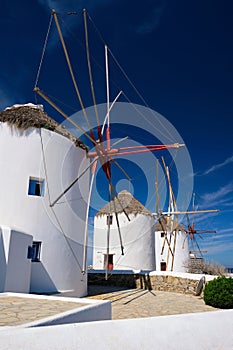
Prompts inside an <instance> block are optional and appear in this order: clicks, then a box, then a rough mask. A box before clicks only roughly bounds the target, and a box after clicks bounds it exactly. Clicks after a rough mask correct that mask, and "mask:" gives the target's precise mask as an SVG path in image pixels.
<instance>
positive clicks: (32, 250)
mask: <svg viewBox="0 0 233 350" xmlns="http://www.w3.org/2000/svg"><path fill="white" fill-rule="evenodd" d="M41 243H42V242H38V241H34V242H32V246H31V247H28V259H31V261H33V262H39V261H40V252H41Z"/></svg>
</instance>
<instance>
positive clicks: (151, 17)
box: [136, 1, 166, 34]
mask: <svg viewBox="0 0 233 350" xmlns="http://www.w3.org/2000/svg"><path fill="white" fill-rule="evenodd" d="M165 7H166V3H165V2H164V1H162V2H161V3H160V4H158V5H157V6H155V7H154V8H153V9H151V10H150V11H148V14H147V16H146V17H145V18H144V19H143V21H142V22H141V23H140V24H139V25H138V26H137V28H136V32H137V33H139V34H148V33H151V32H152V31H153V30H154V29H156V28H157V27H158V26H159V25H160V22H161V18H162V15H163V13H164V10H165Z"/></svg>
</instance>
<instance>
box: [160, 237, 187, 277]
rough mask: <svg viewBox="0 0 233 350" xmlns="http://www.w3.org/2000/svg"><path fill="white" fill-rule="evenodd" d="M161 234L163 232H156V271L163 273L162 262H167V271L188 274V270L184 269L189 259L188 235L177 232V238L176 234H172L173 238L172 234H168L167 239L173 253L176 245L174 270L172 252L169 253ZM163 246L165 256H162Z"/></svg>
mask: <svg viewBox="0 0 233 350" xmlns="http://www.w3.org/2000/svg"><path fill="white" fill-rule="evenodd" d="M161 233H162V232H161V231H156V232H155V242H156V245H155V256H156V271H161V262H165V263H166V264H167V269H166V271H175V272H186V270H187V269H186V268H185V267H184V263H185V262H186V261H187V260H188V259H189V245H188V239H187V235H186V233H185V232H182V231H177V232H176V238H175V233H173V234H171V236H170V233H167V239H168V241H169V242H171V243H170V247H171V250H172V251H173V248H174V245H175V253H174V261H173V269H172V260H173V258H172V255H171V252H170V251H169V247H168V244H167V242H165V245H164V237H161ZM175 239H176V242H175ZM163 245H164V249H163V254H162V255H161V252H162V247H163Z"/></svg>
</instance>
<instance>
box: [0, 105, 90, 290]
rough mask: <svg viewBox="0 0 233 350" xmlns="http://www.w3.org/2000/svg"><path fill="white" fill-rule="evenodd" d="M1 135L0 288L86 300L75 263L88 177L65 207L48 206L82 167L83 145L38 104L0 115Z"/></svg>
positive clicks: (79, 266)
mask: <svg viewBox="0 0 233 350" xmlns="http://www.w3.org/2000/svg"><path fill="white" fill-rule="evenodd" d="M0 132H1V137H0V164H1V172H0V192H1V200H0V227H1V232H0V261H1V268H2V271H3V272H4V273H2V274H1V278H0V290H1V291H15V292H29V291H31V292H37V293H39V292H41V293H52V292H58V291H74V292H75V293H76V295H77V296H83V295H85V294H86V293H87V286H86V284H87V283H86V278H85V276H83V274H82V260H83V244H84V229H85V215H86V201H87V196H88V189H89V174H88V173H87V172H86V173H85V176H83V177H82V179H80V182H79V184H76V185H74V186H73V187H72V189H71V190H70V192H69V193H68V194H67V196H66V198H65V201H61V202H60V203H59V205H57V206H56V207H55V208H52V207H51V203H52V201H53V199H54V198H56V197H57V196H58V194H59V193H61V191H63V189H64V188H65V187H66V186H67V185H68V184H69V183H71V182H72V181H73V180H74V178H76V176H77V174H78V173H80V172H82V169H84V168H85V167H87V165H88V164H89V159H88V158H87V149H86V147H85V145H84V144H83V143H82V142H80V141H79V140H78V139H76V138H75V137H74V136H73V135H72V134H70V133H69V132H68V131H66V130H65V129H63V128H62V127H61V126H59V124H58V123H56V122H55V121H54V120H53V119H51V118H50V117H49V116H48V115H47V114H46V113H45V112H44V111H43V109H42V106H41V105H40V106H38V105H32V104H27V105H16V106H13V107H12V108H8V109H6V110H4V111H1V112H0ZM81 189H82V191H81ZM77 213H78V215H77Z"/></svg>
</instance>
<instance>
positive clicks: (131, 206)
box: [96, 190, 153, 216]
mask: <svg viewBox="0 0 233 350" xmlns="http://www.w3.org/2000/svg"><path fill="white" fill-rule="evenodd" d="M117 198H118V199H117ZM117 198H116V197H115V198H114V199H113V200H111V202H109V203H108V204H106V205H105V206H104V207H103V208H102V209H101V210H100V211H99V212H98V213H97V214H96V216H101V215H106V214H113V213H115V212H117V213H123V209H122V207H123V208H124V210H125V212H126V213H127V214H135V215H136V214H142V215H149V216H153V215H152V213H151V212H150V211H149V210H148V209H146V208H145V207H144V206H143V205H142V204H141V203H140V202H139V201H138V200H137V199H135V198H134V197H133V196H132V194H131V193H130V192H128V191H126V190H124V191H121V192H120V193H119V194H118V196H117ZM119 202H120V203H119ZM114 203H115V205H114Z"/></svg>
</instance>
